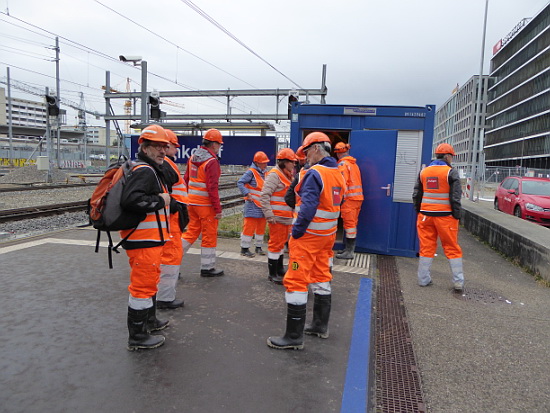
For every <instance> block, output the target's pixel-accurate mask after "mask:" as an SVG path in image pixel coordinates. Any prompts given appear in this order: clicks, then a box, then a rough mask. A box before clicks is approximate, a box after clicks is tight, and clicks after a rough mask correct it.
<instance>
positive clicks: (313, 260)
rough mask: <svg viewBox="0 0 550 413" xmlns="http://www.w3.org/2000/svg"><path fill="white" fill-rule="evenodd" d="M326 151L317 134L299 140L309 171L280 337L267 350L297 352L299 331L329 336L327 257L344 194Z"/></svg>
mask: <svg viewBox="0 0 550 413" xmlns="http://www.w3.org/2000/svg"><path fill="white" fill-rule="evenodd" d="M330 150H331V145H330V139H329V137H328V136H327V135H326V134H324V133H322V132H312V133H310V134H308V135H307V136H306V138H305V139H304V143H303V151H304V153H305V154H306V159H307V163H309V164H310V165H311V167H310V168H309V169H308V170H307V172H306V173H305V175H304V177H303V179H301V180H300V182H299V183H298V185H296V193H297V194H298V196H299V199H298V202H297V204H296V210H297V215H296V218H295V221H294V225H293V226H292V236H291V237H290V241H289V254H290V257H289V265H288V270H287V272H286V274H285V276H284V279H283V285H284V286H285V288H286V293H285V301H286V303H287V319H286V331H285V334H284V335H283V336H282V337H269V338H268V339H267V345H268V346H269V347H272V348H276V349H296V350H301V349H303V348H304V332H305V333H306V334H311V335H316V336H318V337H321V338H328V336H329V332H328V320H329V316H330V308H331V293H332V290H331V284H330V282H331V280H332V274H331V272H330V258H331V257H332V247H333V245H334V239H335V237H336V229H337V226H338V217H339V216H340V204H341V202H342V195H343V194H344V192H345V189H346V188H345V185H346V184H345V181H344V178H343V176H342V174H341V173H340V171H339V170H338V165H337V163H336V160H335V159H334V158H332V157H331V156H330ZM309 287H311V290H312V291H313V294H314V305H313V320H312V322H311V324H309V325H308V326H305V321H306V306H307V298H308V288H309ZM304 327H305V329H304Z"/></svg>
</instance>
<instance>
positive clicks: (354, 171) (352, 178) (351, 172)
mask: <svg viewBox="0 0 550 413" xmlns="http://www.w3.org/2000/svg"><path fill="white" fill-rule="evenodd" d="M355 162H356V160H355V158H354V157H352V156H344V157H343V158H341V159H340V161H339V162H338V170H339V171H340V172H341V173H342V175H343V176H344V180H345V181H346V185H347V189H346V193H345V194H344V199H349V200H351V201H363V199H364V197H363V183H362V181H361V171H360V170H359V167H358V166H357V164H356V163H355Z"/></svg>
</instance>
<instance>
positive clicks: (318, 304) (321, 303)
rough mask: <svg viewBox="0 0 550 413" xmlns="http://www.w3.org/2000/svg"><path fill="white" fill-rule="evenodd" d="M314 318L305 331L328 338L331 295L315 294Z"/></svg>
mask: <svg viewBox="0 0 550 413" xmlns="http://www.w3.org/2000/svg"><path fill="white" fill-rule="evenodd" d="M314 297H315V298H314V301H313V320H311V324H308V325H306V327H305V329H304V333H306V334H311V335H315V336H317V337H321V338H328V319H329V317H330V306H331V295H330V294H328V295H320V294H314Z"/></svg>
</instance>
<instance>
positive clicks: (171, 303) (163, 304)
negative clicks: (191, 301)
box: [157, 298, 185, 310]
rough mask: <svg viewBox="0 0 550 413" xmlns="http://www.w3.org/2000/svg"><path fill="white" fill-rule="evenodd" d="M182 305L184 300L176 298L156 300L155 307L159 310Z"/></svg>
mask: <svg viewBox="0 0 550 413" xmlns="http://www.w3.org/2000/svg"><path fill="white" fill-rule="evenodd" d="M184 305H185V301H183V300H180V299H177V298H176V299H175V300H173V301H160V300H159V301H157V308H158V309H159V310H175V309H176V308H181V307H183V306H184Z"/></svg>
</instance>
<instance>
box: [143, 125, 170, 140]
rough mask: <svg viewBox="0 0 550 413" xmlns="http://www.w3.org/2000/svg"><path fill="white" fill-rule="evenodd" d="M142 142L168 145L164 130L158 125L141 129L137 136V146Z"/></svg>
mask: <svg viewBox="0 0 550 413" xmlns="http://www.w3.org/2000/svg"><path fill="white" fill-rule="evenodd" d="M144 140H148V141H154V142H163V143H170V140H169V139H168V136H167V135H166V130H164V128H163V127H162V126H160V125H149V126H147V127H146V128H145V129H143V130H142V131H141V135H139V139H138V144H141V143H143V141H144Z"/></svg>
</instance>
